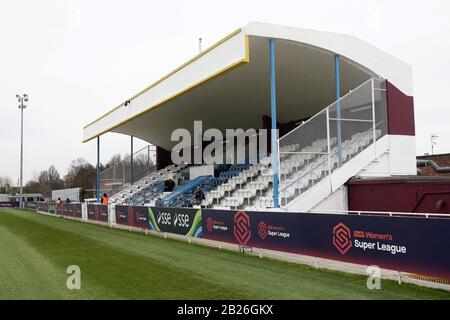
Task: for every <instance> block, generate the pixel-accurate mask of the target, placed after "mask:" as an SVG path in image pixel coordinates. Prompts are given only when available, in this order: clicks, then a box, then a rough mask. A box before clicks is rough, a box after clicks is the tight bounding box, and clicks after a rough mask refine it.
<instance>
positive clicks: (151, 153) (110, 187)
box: [99, 145, 156, 196]
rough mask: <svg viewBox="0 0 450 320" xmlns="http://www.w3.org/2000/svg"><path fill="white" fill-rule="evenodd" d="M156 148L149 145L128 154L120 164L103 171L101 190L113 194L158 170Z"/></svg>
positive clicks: (100, 181)
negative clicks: (131, 154) (130, 154)
mask: <svg viewBox="0 0 450 320" xmlns="http://www.w3.org/2000/svg"><path fill="white" fill-rule="evenodd" d="M155 153H156V150H155V148H154V147H153V146H150V145H148V146H147V147H145V148H142V149H141V150H139V151H137V152H136V153H134V154H133V157H131V156H128V157H126V158H125V159H123V160H122V161H121V162H119V163H118V164H116V165H114V166H112V167H109V168H108V169H106V170H104V171H102V172H101V173H100V177H99V184H100V191H101V192H102V193H103V192H106V193H107V194H108V196H113V195H114V194H116V193H117V192H119V191H121V190H123V189H124V188H126V187H128V186H130V185H131V184H132V183H134V182H136V181H138V180H139V179H142V178H143V177H145V176H146V175H148V174H150V173H151V172H153V171H156V163H155V158H156V154H155Z"/></svg>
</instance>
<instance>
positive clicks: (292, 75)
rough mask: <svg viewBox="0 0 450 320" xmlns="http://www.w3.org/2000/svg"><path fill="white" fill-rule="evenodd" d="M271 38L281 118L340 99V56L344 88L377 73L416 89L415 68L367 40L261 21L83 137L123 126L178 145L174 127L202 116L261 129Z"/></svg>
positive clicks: (222, 125) (211, 123)
mask: <svg viewBox="0 0 450 320" xmlns="http://www.w3.org/2000/svg"><path fill="white" fill-rule="evenodd" d="M270 38H273V39H276V40H277V41H276V73H277V79H276V80H277V109H278V113H277V116H278V121H279V122H280V123H283V122H289V121H294V120H299V119H304V118H308V117H310V116H312V115H313V114H315V113H316V112H318V111H320V110H321V109H323V108H324V107H326V106H327V105H328V104H330V103H332V102H333V101H335V89H334V88H335V84H334V81H335V75H334V56H335V55H336V54H339V55H340V56H341V90H342V92H341V93H342V94H345V93H347V92H348V91H349V90H351V89H353V88H355V87H357V86H358V85H360V84H361V83H363V82H364V81H366V80H367V79H369V78H370V77H373V76H375V77H382V78H386V79H388V80H389V81H390V82H391V83H393V84H394V85H395V86H397V87H398V88H399V89H400V90H402V91H403V92H404V93H405V94H407V95H412V72H411V67H410V66H408V65H406V64H404V63H403V62H401V61H399V60H398V59H396V58H394V57H392V56H390V55H388V54H386V53H384V52H382V51H381V50H379V49H377V48H375V47H373V46H371V45H369V44H368V43H366V42H364V41H362V40H359V39H357V38H355V37H352V36H348V35H340V34H334V33H328V32H321V31H312V30H306V29H300V28H291V27H284V26H278V25H271V24H264V23H255V22H253V23H249V24H248V25H247V26H246V27H244V28H242V29H239V30H236V31H235V32H233V33H232V34H230V35H229V36H227V37H225V38H224V39H222V40H221V41H219V42H218V43H217V44H215V45H213V46H212V47H210V48H208V49H207V50H205V51H204V52H202V53H201V54H199V55H198V56H196V57H195V58H193V59H192V60H190V61H188V62H187V63H185V64H184V65H182V66H181V67H179V68H178V69H176V70H175V71H173V72H172V73H170V74H169V75H167V76H165V77H164V78H162V79H161V80H159V81H157V82H156V83H154V84H152V85H151V86H149V87H148V88H146V89H144V90H143V91H141V92H140V93H138V94H136V95H135V96H133V97H131V98H129V99H127V100H129V101H130V102H131V103H130V104H129V105H127V106H125V105H124V103H121V104H120V105H119V106H117V107H116V108H114V109H112V110H111V111H109V112H108V113H106V114H104V115H103V116H101V117H100V118H98V119H97V120H95V121H93V122H91V123H90V124H88V125H87V126H86V127H85V128H84V131H83V134H84V137H83V141H89V140H91V139H93V138H95V137H97V136H99V135H101V134H103V133H106V132H118V133H123V134H127V135H133V136H136V137H138V138H141V139H143V140H146V141H148V142H150V143H152V144H155V145H158V146H161V147H163V148H165V149H170V148H171V147H172V146H173V145H174V144H176V142H171V141H170V136H171V133H172V131H173V130H174V129H176V128H186V129H188V130H191V131H192V130H193V122H194V121H195V120H202V121H203V130H206V129H208V128H218V129H220V130H225V129H226V128H242V129H247V128H255V129H258V128H261V127H262V116H263V115H268V116H270V86H269V47H268V40H269V39H270Z"/></svg>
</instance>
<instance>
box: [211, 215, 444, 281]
mask: <svg viewBox="0 0 450 320" xmlns="http://www.w3.org/2000/svg"><path fill="white" fill-rule="evenodd" d="M203 237H204V238H206V239H211V240H217V241H224V242H229V243H235V244H239V245H242V246H253V247H259V248H264V249H271V250H279V251H285V252H294V253H299V254H304V255H309V256H314V257H322V258H327V259H334V260H340V261H345V262H352V263H358V264H363V265H377V266H379V267H382V268H387V269H393V270H400V271H405V272H411V273H418V274H424V275H430V276H435V277H439V278H445V279H450V255H449V254H448V248H447V246H448V244H449V243H450V219H439V218H417V217H386V216H384V217H382V216H357V215H344V214H343V215H334V214H310V213H282V212H277V213H276V212H244V211H220V210H203Z"/></svg>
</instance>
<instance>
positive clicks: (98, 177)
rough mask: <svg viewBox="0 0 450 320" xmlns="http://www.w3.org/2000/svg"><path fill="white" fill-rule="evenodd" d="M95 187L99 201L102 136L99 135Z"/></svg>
mask: <svg viewBox="0 0 450 320" xmlns="http://www.w3.org/2000/svg"><path fill="white" fill-rule="evenodd" d="M95 189H96V192H95V193H96V194H95V196H96V197H97V201H100V136H98V137H97V171H96V179H95Z"/></svg>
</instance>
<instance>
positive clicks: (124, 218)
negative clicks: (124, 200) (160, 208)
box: [116, 206, 149, 229]
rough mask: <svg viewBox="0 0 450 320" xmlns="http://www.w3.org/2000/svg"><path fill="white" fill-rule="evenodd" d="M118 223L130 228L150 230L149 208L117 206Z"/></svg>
mask: <svg viewBox="0 0 450 320" xmlns="http://www.w3.org/2000/svg"><path fill="white" fill-rule="evenodd" d="M116 223H117V224H121V225H126V226H130V227H136V228H142V229H149V225H148V207H142V206H136V207H132V206H116Z"/></svg>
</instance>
